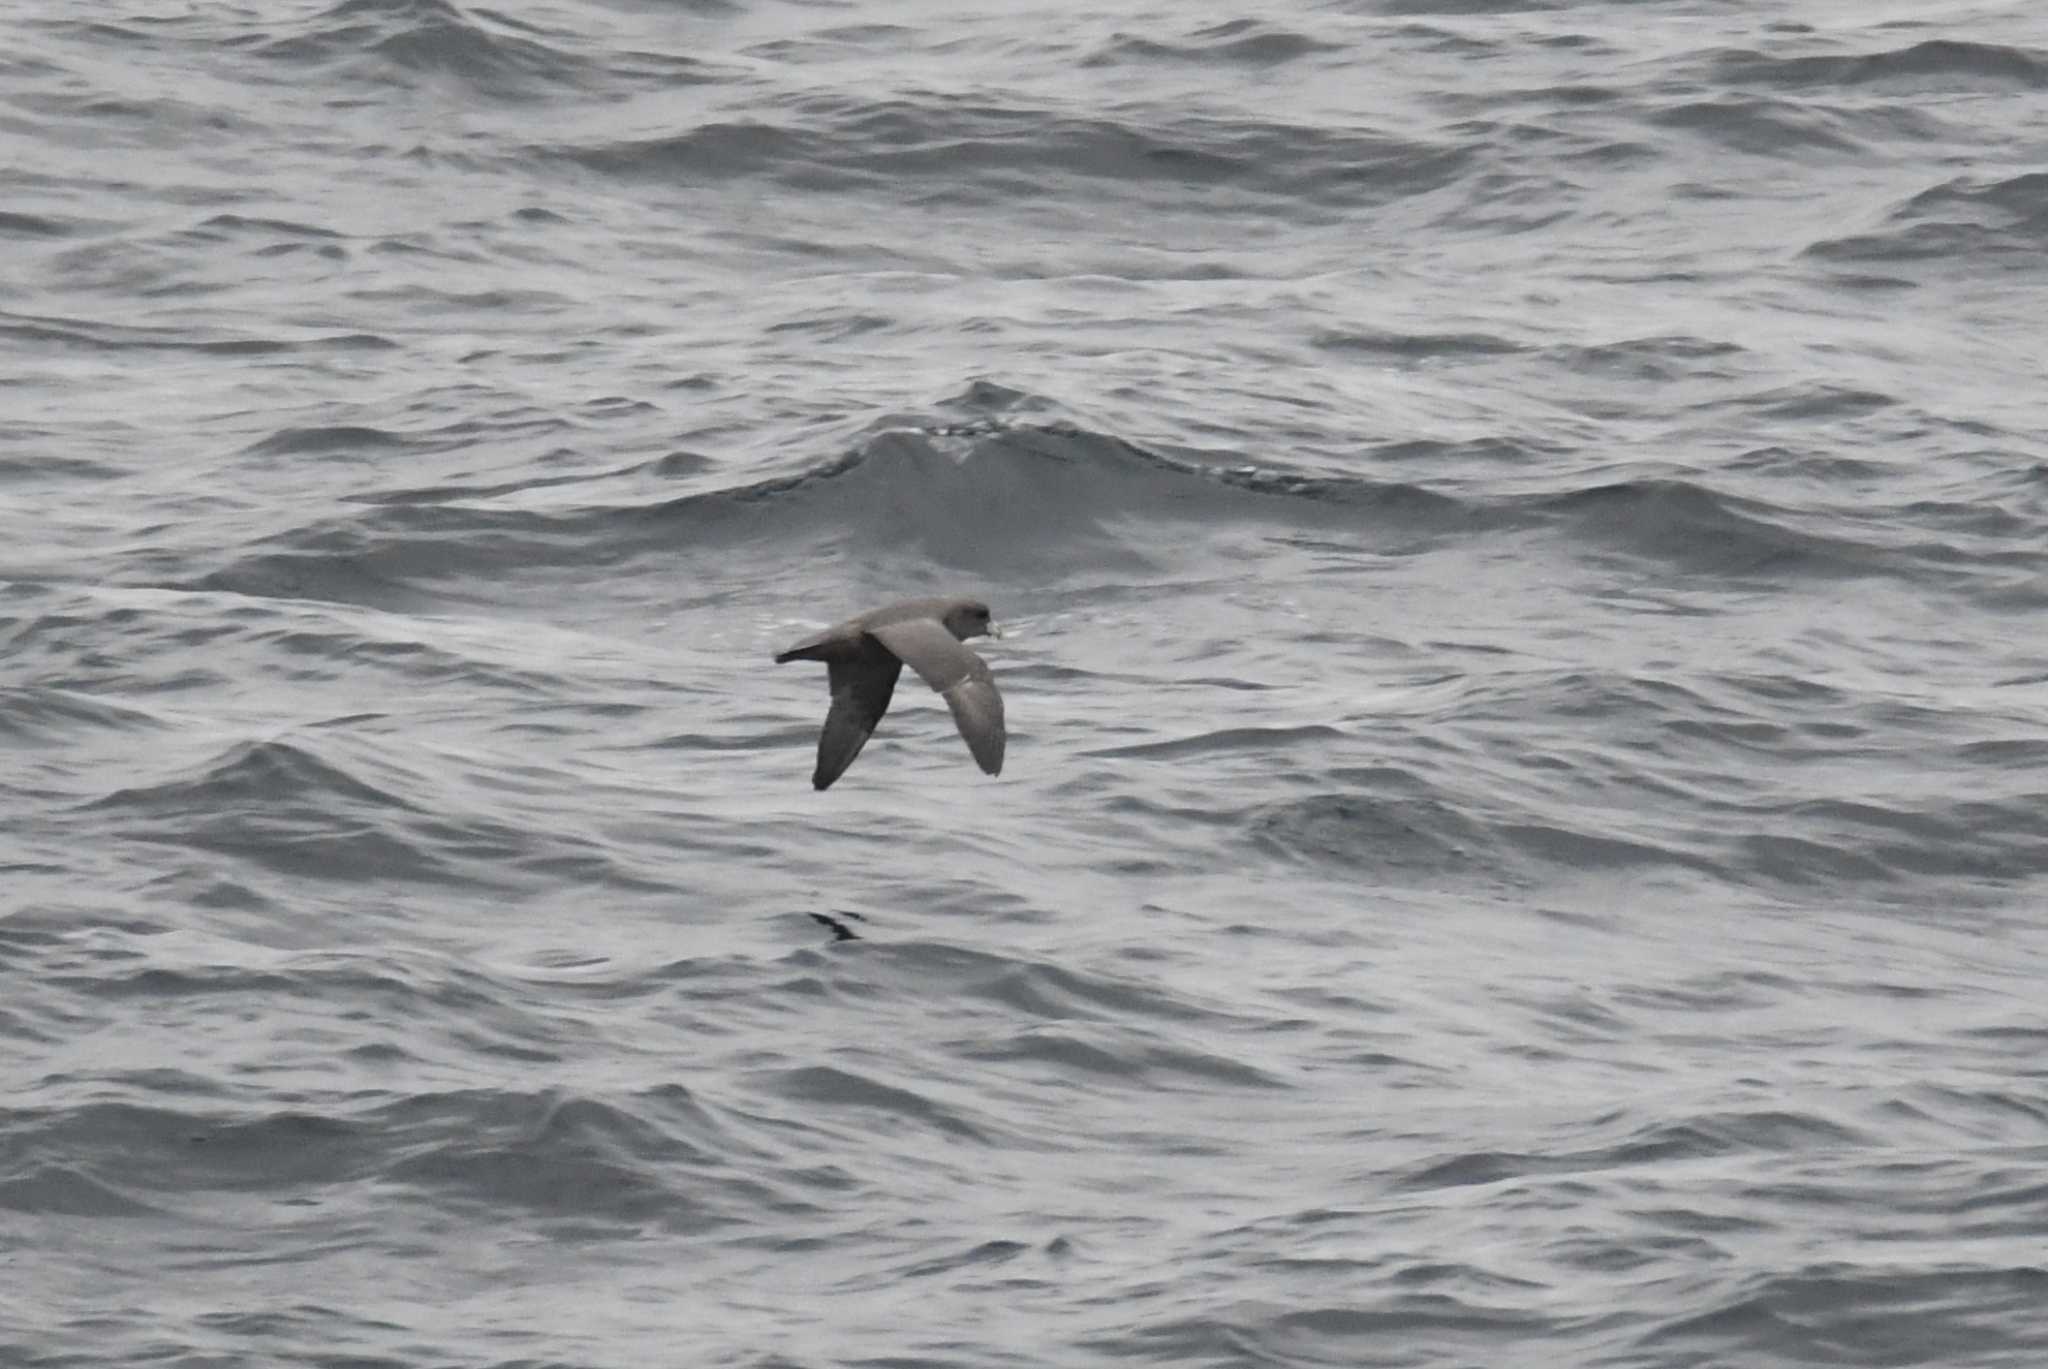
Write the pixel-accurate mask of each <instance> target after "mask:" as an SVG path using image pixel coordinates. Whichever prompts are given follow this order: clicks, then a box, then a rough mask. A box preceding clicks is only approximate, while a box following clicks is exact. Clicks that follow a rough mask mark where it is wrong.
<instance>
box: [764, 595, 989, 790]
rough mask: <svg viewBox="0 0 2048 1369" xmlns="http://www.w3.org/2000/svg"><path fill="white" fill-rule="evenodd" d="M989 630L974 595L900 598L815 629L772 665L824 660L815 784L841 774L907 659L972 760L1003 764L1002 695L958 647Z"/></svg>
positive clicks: (883, 708) (977, 661) (980, 664)
mask: <svg viewBox="0 0 2048 1369" xmlns="http://www.w3.org/2000/svg"><path fill="white" fill-rule="evenodd" d="M984 633H987V634H991V635H992V634H993V633H994V627H993V626H992V625H991V623H990V621H989V613H988V605H986V604H984V603H981V602H979V601H978V600H974V599H906V600H904V601H902V602H901V603H895V604H889V605H887V606H885V607H883V608H878V609H875V610H873V611H872V612H868V613H863V614H861V615H860V616H859V617H857V618H849V619H847V620H846V621H845V622H843V623H840V624H837V625H836V626H833V627H828V628H826V629H825V630H824V631H823V632H818V633H813V634H812V635H811V636H809V637H806V638H804V639H803V640H802V641H800V642H798V643H797V644H796V645H794V646H792V647H790V648H789V649H788V650H786V651H782V652H779V653H778V654H777V655H776V657H775V663H776V664H777V665H781V664H782V663H783V662H785V661H823V662H824V663H825V667H826V670H827V672H828V678H829V680H830V683H831V686H832V710H831V712H829V713H827V714H826V715H825V730H824V731H823V732H822V733H820V734H819V736H818V768H817V769H816V771H814V772H813V773H812V775H811V783H812V785H814V786H815V787H817V788H819V789H823V788H826V787H827V786H829V785H830V784H831V783H832V781H834V780H836V779H838V778H839V777H840V776H841V775H842V774H844V773H845V772H846V767H847V766H849V765H852V764H853V758H854V757H855V756H858V755H859V754H860V749H861V747H863V746H865V745H866V744H867V740H868V737H869V736H870V735H871V734H872V733H873V732H874V730H875V724H876V723H879V722H880V721H881V720H882V715H883V714H884V713H886V712H887V711H888V709H889V699H890V697H891V696H892V695H893V694H894V693H895V691H896V678H897V676H899V675H900V674H902V672H903V667H904V666H905V665H908V666H909V667H910V668H911V669H912V670H915V671H916V672H917V673H918V675H919V676H920V677H921V678H922V679H923V680H924V682H925V683H926V684H928V685H930V686H931V687H932V688H933V689H935V690H937V691H938V693H939V696H940V697H941V698H943V699H944V700H945V701H946V705H947V707H949V708H951V709H952V710H953V722H954V724H955V725H956V726H958V727H959V729H960V736H961V738H962V739H963V740H964V741H965V742H966V743H967V749H968V750H969V751H971V752H973V753H974V760H975V763H976V764H978V765H979V766H980V767H981V768H982V769H983V770H984V771H985V772H987V773H988V774H991V775H999V774H1001V773H1002V770H1003V742H1004V737H1005V734H1004V731H1003V696H1002V695H1001V694H1000V693H998V692H997V691H996V683H995V679H994V678H993V677H992V676H991V675H990V674H989V669H988V663H987V662H986V661H984V660H982V659H981V657H979V656H977V655H975V654H974V652H972V651H970V650H968V649H967V648H966V647H964V646H962V645H961V642H962V641H964V640H966V639H967V638H969V637H979V636H981V635H983V634H984Z"/></svg>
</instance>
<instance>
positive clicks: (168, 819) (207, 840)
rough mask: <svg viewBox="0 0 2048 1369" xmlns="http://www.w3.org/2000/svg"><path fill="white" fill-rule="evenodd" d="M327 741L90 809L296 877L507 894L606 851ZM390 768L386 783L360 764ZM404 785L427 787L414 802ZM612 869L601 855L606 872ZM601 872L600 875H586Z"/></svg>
mask: <svg viewBox="0 0 2048 1369" xmlns="http://www.w3.org/2000/svg"><path fill="white" fill-rule="evenodd" d="M330 745H331V744H330V743H327V742H315V741H314V740H313V739H312V738H310V737H307V736H304V735H301V736H300V737H299V738H298V739H297V740H295V741H293V742H283V741H265V742H246V743H242V744H240V745H237V746H234V747H231V748H229V749H228V750H227V751H226V752H224V753H222V754H221V755H219V756H217V757H215V758H214V759H213V760H211V761H208V762H206V763H205V764H203V765H201V766H199V767H197V768H196V769H194V770H191V771H189V772H187V773H186V774H184V775H182V776H180V777H178V778H176V779H172V780H167V781H163V782H160V783H156V784H149V785H142V786H137V787H132V788H123V789H118V790H115V791H114V792H112V793H109V794H107V795H106V796H104V797H102V798H99V799H96V800H93V801H91V802H89V803H87V804H85V805H84V806H83V808H82V809H81V810H80V811H81V812H82V813H92V814H96V815H100V816H102V817H104V819H105V820H106V821H107V822H108V823H109V824H111V827H110V830H111V831H113V832H114V833H117V834H118V835H120V836H121V837H124V838H126V839H128V840H131V841H140V842H148V843H161V844H166V845H172V846H183V847H189V848H192V849H195V850H201V851H208V852H212V853H214V854H217V855H223V856H228V857H231V858H234V859H238V860H245V861H248V862H250V863H252V864H254V865H256V866H258V867H260V868H263V869H266V870H269V871H272V872H274V873H277V874H282V875H287V876H290V877H293V878H297V879H318V880H323V881H332V882H335V883H337V884H340V885H350V884H365V883H377V882H381V881H408V882H409V881H424V882H428V883H435V884H451V885H473V886H480V887H495V888H503V887H507V886H508V885H512V884H517V883H519V882H520V881H521V880H522V878H524V876H523V875H522V868H523V867H524V865H526V864H527V863H528V862H532V861H545V860H547V859H560V858H563V857H564V856H571V855H583V856H585V857H588V856H591V855H594V854H596V852H595V848H589V849H585V847H586V843H583V842H582V841H581V840H580V839H578V838H575V837H573V836H567V835H563V836H561V837H560V838H559V839H557V838H556V837H552V836H547V835H544V834H541V833H537V832H534V831H532V830H530V829H529V828H528V827H526V826H525V825H522V824H517V823H513V822H508V821H505V820H502V819H499V818H496V817H493V816H488V815H486V814H483V813H477V812H470V813H466V814H465V813H461V812H459V811H452V810H453V808H454V805H453V803H452V802H451V799H450V796H449V795H448V793H447V792H446V791H445V789H444V787H442V786H439V785H432V786H429V785H428V783H427V782H426V781H425V780H423V779H422V778H421V777H420V776H418V775H415V774H410V773H407V772H406V771H405V770H404V769H403V768H402V767H400V766H398V765H397V764H395V763H393V762H391V761H389V760H376V761H367V762H366V761H363V760H362V759H360V758H358V759H356V760H355V761H353V762H351V763H349V764H344V763H343V762H342V761H340V760H339V759H337V758H334V757H331V756H328V755H324V754H322V748H324V747H328V746H330ZM355 768H360V769H365V770H370V769H374V770H377V771H381V772H383V776H384V777H385V782H384V783H372V782H370V781H368V780H366V779H363V778H360V777H358V775H357V774H355V773H353V769H355ZM398 786H404V787H406V788H413V789H419V790H421V791H422V793H421V796H420V797H419V798H413V797H409V796H408V795H407V794H405V793H404V792H401V789H400V788H399V787H398ZM605 863H606V862H604V861H602V860H600V861H599V862H598V864H599V865H604V864H605ZM586 873H587V874H591V875H593V876H594V875H595V874H597V873H598V872H597V871H596V870H587V871H586Z"/></svg>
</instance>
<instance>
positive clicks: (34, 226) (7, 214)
mask: <svg viewBox="0 0 2048 1369" xmlns="http://www.w3.org/2000/svg"><path fill="white" fill-rule="evenodd" d="M77 231H78V230H77V226H76V225H75V224H73V223H71V222H69V221H67V220H64V219H59V218H55V217H51V216H49V215H44V214H24V213H21V212H19V211H17V210H6V209H0V235H4V236H6V237H10V238H31V239H34V238H68V237H70V236H72V234H74V233H75V232H77Z"/></svg>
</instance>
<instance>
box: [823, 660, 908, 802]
mask: <svg viewBox="0 0 2048 1369" xmlns="http://www.w3.org/2000/svg"><path fill="white" fill-rule="evenodd" d="M826 664H827V671H828V674H829V678H830V680H831V684H832V711H831V712H829V713H827V714H826V715H825V730H824V731H822V732H820V733H819V734H818V768H817V769H816V770H814V771H812V772H811V784H812V786H813V787H814V788H818V789H823V788H826V787H827V786H828V785H830V784H831V783H832V781H834V780H836V779H838V778H839V777H840V776H841V775H843V774H845V773H846V767H847V766H849V765H852V764H853V758H854V757H855V756H858V755H859V754H860V749H861V748H862V747H863V746H866V745H867V744H868V737H869V735H870V734H872V733H873V732H874V730H875V724H876V723H878V722H880V721H881V720H882V715H883V714H884V713H887V712H888V711H889V696H890V695H892V694H894V693H895V692H896V677H897V676H898V675H900V674H902V673H903V662H901V661H899V660H897V659H896V657H894V656H892V655H890V654H889V653H888V652H886V651H882V650H879V649H873V648H871V649H869V650H866V651H861V652H858V653H851V654H849V655H847V656H845V657H843V658H841V659H838V660H833V661H829V662H827V663H826Z"/></svg>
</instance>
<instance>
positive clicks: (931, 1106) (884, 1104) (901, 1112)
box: [755, 1065, 1000, 1145]
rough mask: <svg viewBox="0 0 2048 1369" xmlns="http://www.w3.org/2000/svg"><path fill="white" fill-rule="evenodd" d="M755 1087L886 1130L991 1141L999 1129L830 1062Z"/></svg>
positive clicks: (761, 1080) (770, 1077)
mask: <svg viewBox="0 0 2048 1369" xmlns="http://www.w3.org/2000/svg"><path fill="white" fill-rule="evenodd" d="M755 1084H756V1087H758V1088H761V1089H763V1090H764V1091H766V1092H770V1093H774V1094H776V1095H779V1096H780V1097H783V1098H787V1099H791V1100H793V1101H796V1102H800V1103H804V1104H807V1105H810V1106H813V1107H819V1108H824V1109H828V1110H831V1111H840V1110H848V1111H852V1112H856V1113H861V1114H865V1115H868V1116H871V1117H875V1118H878V1119H882V1118H886V1119H889V1120H888V1121H887V1122H885V1123H884V1125H885V1127H888V1128H890V1129H895V1128H907V1129H909V1130H910V1131H912V1132H913V1133H915V1132H938V1133H942V1134H944V1135H946V1136H950V1137H952V1138H954V1139H956V1140H961V1141H971V1142H975V1143H976V1144H980V1145H991V1144H994V1143H995V1142H996V1140H997V1139H998V1136H999V1135H1000V1129H998V1128H995V1127H994V1126H992V1125H991V1124H990V1123H989V1122H988V1121H987V1120H986V1119H977V1118H975V1117H974V1116H972V1115H971V1114H970V1113H969V1112H967V1111H966V1110H963V1109H960V1108H956V1107H953V1106H950V1105H948V1104H946V1103H943V1102H940V1101H939V1100H938V1099H936V1098H934V1097H931V1096H930V1095H929V1094H928V1093H926V1092H922V1091H920V1090H918V1089H915V1088H912V1087H908V1086H903V1085H897V1084H891V1083H887V1082H885V1081H883V1080H880V1079H874V1078H870V1077H869V1076H867V1075H865V1074H862V1073H860V1072H858V1071H855V1070H851V1069H842V1068H839V1067H838V1066H834V1065H804V1066H798V1067H795V1068H792V1069H783V1070H775V1071H771V1072H769V1073H766V1074H764V1075H761V1076H758V1077H757V1079H756V1081H755Z"/></svg>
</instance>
